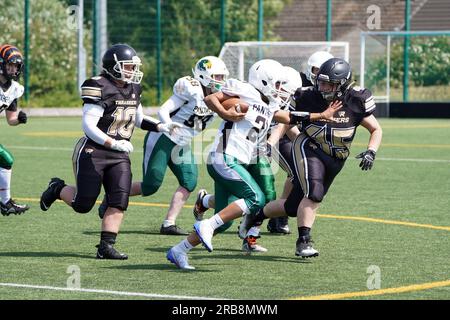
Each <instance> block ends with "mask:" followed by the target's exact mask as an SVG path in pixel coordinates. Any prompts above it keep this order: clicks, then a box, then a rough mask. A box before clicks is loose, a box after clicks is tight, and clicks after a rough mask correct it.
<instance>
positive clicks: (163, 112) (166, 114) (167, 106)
mask: <svg viewBox="0 0 450 320" xmlns="http://www.w3.org/2000/svg"><path fill="white" fill-rule="evenodd" d="M185 103H186V100H184V99H182V98H180V97H179V96H177V95H172V96H171V97H170V98H169V99H168V100H167V101H166V102H164V103H163V104H162V106H161V108H159V110H158V117H159V119H160V120H161V122H163V123H170V122H172V119H171V118H170V114H171V113H172V112H174V111H176V110H178V109H180V108H181V107H182V106H183V105H184V104H185Z"/></svg>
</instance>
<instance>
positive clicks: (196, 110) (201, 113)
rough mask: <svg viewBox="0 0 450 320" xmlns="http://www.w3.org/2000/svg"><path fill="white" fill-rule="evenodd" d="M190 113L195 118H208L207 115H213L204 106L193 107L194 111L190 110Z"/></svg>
mask: <svg viewBox="0 0 450 320" xmlns="http://www.w3.org/2000/svg"><path fill="white" fill-rule="evenodd" d="M192 112H193V113H194V114H195V115H197V116H208V115H212V114H213V113H214V111H212V110H211V109H209V108H208V107H206V106H200V107H199V106H195V107H194V109H193V110H192Z"/></svg>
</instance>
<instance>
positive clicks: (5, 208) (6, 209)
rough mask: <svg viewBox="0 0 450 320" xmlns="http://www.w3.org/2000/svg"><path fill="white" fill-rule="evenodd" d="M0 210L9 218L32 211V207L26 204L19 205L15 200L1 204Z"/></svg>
mask: <svg viewBox="0 0 450 320" xmlns="http://www.w3.org/2000/svg"><path fill="white" fill-rule="evenodd" d="M0 209H1V212H2V215H4V216H9V215H10V214H22V213H24V212H25V211H27V210H28V209H30V207H29V206H28V205H26V204H18V203H16V202H15V201H14V200H13V199H9V200H8V202H6V203H5V204H3V203H2V202H0Z"/></svg>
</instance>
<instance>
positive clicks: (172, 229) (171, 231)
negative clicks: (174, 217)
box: [159, 224, 189, 236]
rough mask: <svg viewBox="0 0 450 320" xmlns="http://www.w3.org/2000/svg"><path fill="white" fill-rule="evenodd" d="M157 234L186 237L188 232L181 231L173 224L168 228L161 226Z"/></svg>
mask: <svg viewBox="0 0 450 320" xmlns="http://www.w3.org/2000/svg"><path fill="white" fill-rule="evenodd" d="M159 233H160V234H165V235H169V236H187V235H189V233H188V232H186V231H184V230H183V229H181V228H180V227H178V226H176V225H174V224H173V225H171V226H168V227H164V225H163V224H162V225H161V229H159Z"/></svg>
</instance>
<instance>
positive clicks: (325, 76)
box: [314, 58, 352, 101]
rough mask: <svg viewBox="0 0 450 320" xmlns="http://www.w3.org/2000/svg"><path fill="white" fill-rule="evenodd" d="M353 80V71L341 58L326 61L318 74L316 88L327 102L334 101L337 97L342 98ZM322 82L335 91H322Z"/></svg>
mask: <svg viewBox="0 0 450 320" xmlns="http://www.w3.org/2000/svg"><path fill="white" fill-rule="evenodd" d="M351 78H352V70H351V67H350V65H349V64H348V62H347V61H345V60H344V59H340V58H332V59H329V60H327V61H325V62H324V63H323V64H322V66H321V67H320V69H319V72H318V73H317V77H316V81H315V84H314V86H315V88H316V89H317V90H318V91H319V92H320V93H321V94H322V96H323V97H324V99H325V100H327V101H332V100H334V99H335V98H336V97H337V98H339V97H341V96H342V95H343V94H344V92H345V90H346V89H347V87H348V85H349V84H350V81H351ZM321 82H326V83H330V84H332V85H333V86H334V88H333V90H327V91H324V90H323V89H321V85H320V83H321Z"/></svg>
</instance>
